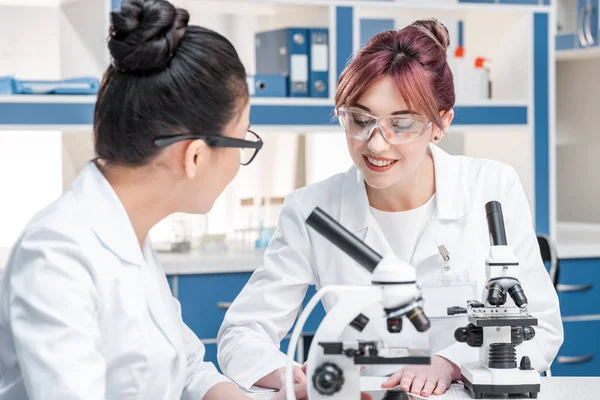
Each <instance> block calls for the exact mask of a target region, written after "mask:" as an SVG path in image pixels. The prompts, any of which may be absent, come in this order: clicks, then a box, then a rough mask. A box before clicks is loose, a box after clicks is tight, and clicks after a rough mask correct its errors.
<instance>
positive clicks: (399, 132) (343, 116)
mask: <svg viewBox="0 0 600 400" xmlns="http://www.w3.org/2000/svg"><path fill="white" fill-rule="evenodd" d="M335 115H336V117H337V118H338V120H339V122H340V125H341V127H342V129H343V130H344V132H345V133H346V135H348V136H350V137H352V138H354V139H358V140H364V141H366V140H369V139H370V138H371V136H372V135H373V132H375V131H376V130H377V129H379V131H380V132H381V134H382V136H383V138H384V139H385V140H386V141H387V142H388V143H390V144H404V143H409V142H412V141H414V140H417V139H419V138H421V137H423V135H425V133H427V132H428V131H429V129H431V126H432V124H431V122H430V121H429V120H428V119H427V118H425V117H421V116H418V115H391V116H387V117H375V116H373V115H371V114H368V113H366V112H362V111H357V110H353V109H348V108H344V107H340V108H336V110H335Z"/></svg>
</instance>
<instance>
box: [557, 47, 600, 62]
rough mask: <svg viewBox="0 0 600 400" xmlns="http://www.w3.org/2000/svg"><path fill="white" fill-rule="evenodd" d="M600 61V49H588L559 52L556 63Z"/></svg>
mask: <svg viewBox="0 0 600 400" xmlns="http://www.w3.org/2000/svg"><path fill="white" fill-rule="evenodd" d="M593 59H600V47H588V48H585V49H569V50H557V51H556V61H557V62H561V61H578V60H593Z"/></svg>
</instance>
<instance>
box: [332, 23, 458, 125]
mask: <svg viewBox="0 0 600 400" xmlns="http://www.w3.org/2000/svg"><path fill="white" fill-rule="evenodd" d="M449 44H450V39H449V37H448V29H446V27H445V26H444V25H443V24H441V23H440V22H438V21H437V20H435V19H428V20H419V21H416V22H414V23H412V24H411V25H409V26H407V27H406V28H404V29H401V30H389V31H386V32H382V33H380V34H378V35H376V36H374V37H373V38H371V40H369V42H368V43H367V45H366V46H365V47H363V48H362V49H361V50H360V52H359V53H358V55H357V56H356V57H355V58H354V59H353V60H352V61H351V62H350V64H348V66H346V68H345V69H344V72H342V75H341V76H340V79H339V81H338V86H337V92H336V94H335V105H336V107H344V106H345V107H348V106H352V105H354V104H356V103H357V102H358V100H359V99H360V97H361V96H362V95H363V94H364V93H365V92H366V91H367V89H368V88H369V86H370V85H371V84H373V83H374V82H376V81H377V80H379V79H381V78H383V77H384V76H386V75H388V76H391V77H392V79H393V80H394V82H395V83H396V87H397V88H398V91H399V92H400V95H401V96H402V99H404V101H405V102H406V104H407V105H408V107H409V108H410V109H411V110H415V111H416V110H422V111H423V112H424V113H425V116H426V117H427V118H429V119H430V120H431V121H432V122H433V123H434V124H436V125H437V126H438V127H444V125H443V121H442V118H440V111H441V112H447V111H449V110H451V109H452V107H454V101H455V95H454V80H453V77H452V72H451V71H450V67H449V66H448V63H447V62H446V49H447V48H448V45H449Z"/></svg>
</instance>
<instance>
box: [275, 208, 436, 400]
mask: <svg viewBox="0 0 600 400" xmlns="http://www.w3.org/2000/svg"><path fill="white" fill-rule="evenodd" d="M306 223H307V224H308V225H309V226H310V227H312V228H313V229H315V230H316V231H317V232H319V233H320V234H321V235H323V236H324V237H325V238H326V239H327V240H329V241H330V242H332V243H333V244H335V245H336V246H337V247H338V248H340V250H342V251H344V252H345V253H346V254H348V255H349V256H350V257H352V258H353V259H354V260H355V261H356V262H358V263H359V264H360V265H362V266H363V267H364V268H366V269H367V270H368V271H370V272H371V273H372V274H373V276H372V285H371V286H348V285H346V286H333V285H332V286H326V287H324V288H322V289H321V290H319V291H318V292H317V294H316V295H315V296H313V298H312V299H311V300H310V301H309V303H308V304H307V306H306V307H305V308H304V310H303V311H302V313H301V314H300V317H299V319H298V322H297V323H296V326H295V328H294V331H293V333H292V338H291V340H290V344H289V347H288V353H287V356H288V366H287V370H286V390H287V399H288V400H295V396H294V390H293V376H292V366H293V361H294V354H295V353H296V346H297V344H298V339H299V337H300V334H301V332H302V328H303V326H304V324H305V322H306V320H307V318H308V316H309V315H310V313H311V312H312V310H313V309H314V307H315V306H316V305H317V303H318V302H319V301H320V300H321V299H322V298H323V297H324V296H328V295H329V296H335V298H336V303H335V305H334V306H333V307H332V308H331V310H329V311H328V312H327V315H326V316H325V318H324V319H323V321H322V322H321V324H320V325H319V328H318V329H317V332H316V333H315V336H314V338H313V340H312V346H311V348H310V351H309V354H308V360H307V361H308V363H307V390H308V399H309V400H318V399H332V400H333V399H344V400H353V399H355V400H359V399H360V392H361V390H360V389H361V388H360V370H361V366H363V365H376V364H387V365H390V364H429V363H430V362H431V352H430V350H429V348H422V349H411V348H408V347H406V346H394V345H390V343H389V341H387V342H386V341H385V340H383V338H384V337H386V336H388V337H389V335H391V334H394V336H395V335H396V334H399V333H400V332H401V331H402V322H403V317H405V316H406V318H408V320H409V321H410V322H411V323H412V325H413V326H414V327H415V329H416V330H417V331H418V332H426V331H427V330H428V329H429V328H430V322H429V319H428V318H427V316H426V315H425V313H424V312H423V299H422V297H421V290H420V288H419V286H418V285H417V282H416V280H417V279H416V278H417V276H416V271H415V269H414V267H412V266H411V265H409V264H407V263H405V262H402V261H400V260H397V259H395V258H393V257H389V256H388V257H383V258H382V257H381V256H380V255H379V254H377V253H376V252H375V251H374V250H373V249H371V248H370V247H368V246H367V245H366V244H365V243H364V242H362V241H361V240H360V239H358V238H357V237H356V236H354V235H353V234H352V233H350V232H349V231H347V230H346V229H345V228H344V227H342V226H341V225H340V224H338V223H337V222H336V221H335V220H333V219H332V218H331V217H330V216H329V215H327V214H326V213H325V212H323V211H322V210H321V209H319V208H316V209H315V210H314V211H313V213H312V214H311V215H310V216H309V217H308V219H307V220H306ZM368 325H371V326H368ZM366 328H367V329H366ZM402 394H403V395H405V394H404V393H403V392H402Z"/></svg>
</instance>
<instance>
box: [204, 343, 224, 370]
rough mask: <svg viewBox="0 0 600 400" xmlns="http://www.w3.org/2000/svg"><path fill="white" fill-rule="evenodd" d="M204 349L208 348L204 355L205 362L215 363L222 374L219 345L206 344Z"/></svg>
mask: <svg viewBox="0 0 600 400" xmlns="http://www.w3.org/2000/svg"><path fill="white" fill-rule="evenodd" d="M204 347H205V348H206V353H204V361H206V362H211V363H213V364H214V365H215V367H217V369H218V370H219V372H221V369H220V368H219V363H218V362H217V344H216V343H211V344H204Z"/></svg>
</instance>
